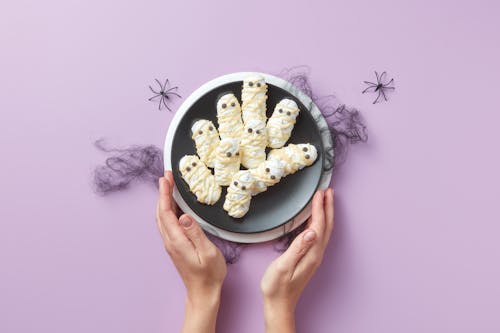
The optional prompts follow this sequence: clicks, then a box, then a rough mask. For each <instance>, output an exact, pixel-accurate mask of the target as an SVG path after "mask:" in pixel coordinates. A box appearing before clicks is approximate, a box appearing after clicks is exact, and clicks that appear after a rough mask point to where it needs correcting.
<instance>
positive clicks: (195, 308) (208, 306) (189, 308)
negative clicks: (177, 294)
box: [182, 293, 220, 333]
mask: <svg viewBox="0 0 500 333" xmlns="http://www.w3.org/2000/svg"><path fill="white" fill-rule="evenodd" d="M219 304H220V293H217V294H215V295H211V296H210V297H205V296H198V297H190V296H188V297H187V298H186V305H185V311H184V323H183V325H182V333H199V332H203V333H205V332H207V333H215V326H216V321H217V313H218V311H219Z"/></svg>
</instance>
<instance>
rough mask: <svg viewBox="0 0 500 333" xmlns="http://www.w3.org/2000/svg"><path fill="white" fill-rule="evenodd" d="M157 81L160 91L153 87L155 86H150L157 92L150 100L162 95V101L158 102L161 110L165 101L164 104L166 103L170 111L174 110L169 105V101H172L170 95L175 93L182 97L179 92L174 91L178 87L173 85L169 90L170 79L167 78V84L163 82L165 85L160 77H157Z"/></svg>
mask: <svg viewBox="0 0 500 333" xmlns="http://www.w3.org/2000/svg"><path fill="white" fill-rule="evenodd" d="M155 81H156V83H158V85H159V86H160V91H156V90H154V89H153V87H151V86H149V89H151V91H152V92H153V93H154V94H155V95H154V96H153V97H151V98H149V101H152V100H154V99H155V98H157V97H160V103H159V104H158V110H161V105H162V103H163V105H165V107H166V108H167V109H168V111H172V110H171V109H170V108H169V107H168V105H167V102H168V101H170V97H171V96H172V95H175V96H177V97H179V98H181V95H179V94H178V93H176V92H175V91H173V90H177V89H178V87H171V88H169V89H168V90H166V89H167V84H168V79H166V80H165V84H163V85H162V84H161V82H160V81H159V80H158V79H155Z"/></svg>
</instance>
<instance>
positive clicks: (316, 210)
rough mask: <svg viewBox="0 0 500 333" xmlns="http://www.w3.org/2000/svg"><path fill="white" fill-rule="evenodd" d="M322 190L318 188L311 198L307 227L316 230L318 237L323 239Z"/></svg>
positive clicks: (323, 213)
mask: <svg viewBox="0 0 500 333" xmlns="http://www.w3.org/2000/svg"><path fill="white" fill-rule="evenodd" d="M323 201H324V192H323V191H321V190H318V191H317V192H316V194H315V195H314V197H313V200H312V215H311V218H310V220H309V224H308V227H309V228H311V229H313V230H314V231H316V235H317V236H318V238H320V239H323V234H324V231H325V212H324V207H323Z"/></svg>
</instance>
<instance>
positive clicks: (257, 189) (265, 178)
mask: <svg viewBox="0 0 500 333" xmlns="http://www.w3.org/2000/svg"><path fill="white" fill-rule="evenodd" d="M249 171H250V174H251V175H252V176H253V178H255V183H254V184H253V187H252V195H256V194H258V193H261V192H264V191H265V190H267V187H268V186H273V185H275V184H277V183H278V182H279V181H280V180H281V177H283V176H284V174H285V170H284V166H283V164H282V163H281V162H280V161H277V160H272V161H264V162H262V163H261V164H259V166H258V167H257V168H255V169H250V170H249Z"/></svg>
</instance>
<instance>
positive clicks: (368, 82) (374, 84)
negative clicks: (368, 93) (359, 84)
mask: <svg viewBox="0 0 500 333" xmlns="http://www.w3.org/2000/svg"><path fill="white" fill-rule="evenodd" d="M363 82H364V83H366V84H371V85H373V86H376V85H377V84H376V83H373V82H370V81H363Z"/></svg>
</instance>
